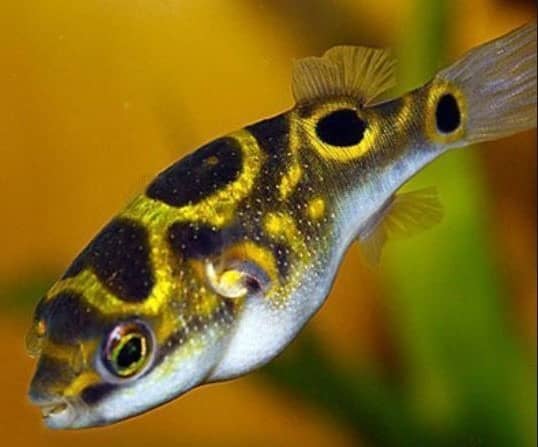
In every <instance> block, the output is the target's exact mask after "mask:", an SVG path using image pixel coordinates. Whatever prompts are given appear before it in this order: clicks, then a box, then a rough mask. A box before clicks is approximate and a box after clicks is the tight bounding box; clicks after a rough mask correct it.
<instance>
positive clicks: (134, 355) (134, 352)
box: [116, 336, 142, 369]
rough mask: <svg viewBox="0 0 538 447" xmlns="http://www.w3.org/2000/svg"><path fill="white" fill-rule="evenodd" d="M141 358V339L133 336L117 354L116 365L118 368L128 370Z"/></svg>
mask: <svg viewBox="0 0 538 447" xmlns="http://www.w3.org/2000/svg"><path fill="white" fill-rule="evenodd" d="M141 358H142V339H141V338H140V337H139V336H134V337H132V338H131V339H129V340H128V341H127V342H126V343H125V344H124V345H123V346H122V347H121V349H120V351H119V352H118V356H117V357H116V364H117V365H118V367H119V368H122V369H124V368H129V367H130V366H132V365H133V364H135V363H137V362H138V361H140V359H141Z"/></svg>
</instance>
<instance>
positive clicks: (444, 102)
mask: <svg viewBox="0 0 538 447" xmlns="http://www.w3.org/2000/svg"><path fill="white" fill-rule="evenodd" d="M435 123H436V124H437V129H438V130H439V131H440V132H442V133H451V132H454V131H455V130H457V129H458V127H459V126H460V124H461V112H460V108H459V106H458V102H457V101H456V98H454V96H452V95H451V94H446V95H443V96H441V98H439V101H438V102H437V108H436V109H435Z"/></svg>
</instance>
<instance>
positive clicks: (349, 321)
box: [0, 0, 536, 447]
mask: <svg viewBox="0 0 538 447" xmlns="http://www.w3.org/2000/svg"><path fill="white" fill-rule="evenodd" d="M432 3H434V2H432ZM417 4H418V5H419V6H420V5H421V4H422V7H423V6H424V5H425V4H426V3H425V2H422V3H421V2H415V1H412V0H388V1H384V2H379V1H374V0H334V1H317V0H316V1H312V2H304V1H303V2H301V1H298V2H285V1H282V0H276V1H271V0H233V1H230V0H228V1H224V0H213V1H210V0H199V1H189V0H135V1H132V0H131V1H126V0H116V1H114V2H110V1H104V0H87V1H84V2H72V1H68V0H47V1H38V0H26V1H22V2H21V1H18V0H4V1H3V2H2V4H1V5H0V52H1V53H0V54H1V62H0V165H1V166H2V175H1V176H0V182H1V183H0V186H1V191H2V219H1V220H0V246H1V247H2V254H1V255H0V293H1V295H0V347H1V352H2V353H3V355H4V361H3V362H2V367H1V368H0V379H1V380H0V383H1V385H2V388H3V391H2V404H1V405H0V439H1V440H2V443H5V444H4V445H15V443H17V444H18V445H21V446H22V445H47V446H48V445H50V446H52V445H54V446H58V447H59V446H68V445H69V446H71V445H74V444H75V443H76V445H77V446H79V447H83V446H95V445H102V446H108V445H111V446H112V445H114V446H122V445H129V446H131V447H136V446H142V445H147V444H148V443H151V444H154V445H158V446H160V447H166V446H176V445H181V446H183V445H185V446H191V445H203V446H232V445H233V446H269V445H270V446H288V445H290V446H291V445H297V444H299V443H304V445H309V446H352V445H370V443H369V441H368V438H367V437H363V436H361V428H360V427H358V428H357V427H350V426H346V425H345V424H342V423H340V422H339V421H338V420H337V419H338V418H335V417H334V416H333V414H332V413H331V411H328V410H324V409H323V408H322V407H320V406H316V405H311V404H310V403H309V402H308V400H305V399H302V398H301V397H300V396H298V395H296V394H294V393H290V392H289V391H288V390H287V389H285V388H282V387H279V386H278V385H276V384H274V383H272V382H268V381H266V379H265V378H264V376H263V375H257V374H254V375H250V376H247V377H245V378H242V379H239V380H235V381H233V382H229V383H224V384H218V385H212V386H206V387H202V388H200V389H198V390H195V391H193V392H191V393H188V394H187V395H185V396H184V397H182V398H181V399H178V400H176V401H174V402H173V403H171V404H169V405H166V406H165V407H162V408H160V409H158V410H155V411H153V412H150V413H148V414H147V415H144V416H143V417H138V418H135V419H133V420H130V421H127V422H123V423H121V424H118V425H115V426H113V427H108V428H101V429H93V430H89V431H81V432H51V431H48V430H46V429H45V428H43V427H42V424H41V421H40V416H39V412H38V410H37V409H34V408H31V406H30V405H29V403H28V402H27V400H26V390H27V386H28V383H29V379H30V377H31V374H32V371H33V366H34V365H33V362H32V361H31V359H29V358H27V356H26V354H25V353H24V350H23V339H24V333H25V331H26V327H27V325H28V322H29V320H30V318H31V306H32V303H35V302H36V301H37V300H38V298H39V293H42V292H43V291H44V290H45V289H46V287H47V286H48V285H50V281H52V280H53V279H54V277H55V276H56V275H58V274H59V273H60V272H61V271H62V270H63V269H64V268H65V267H66V266H67V265H68V263H69V261H70V260H71V259H72V258H73V257H74V256H75V255H76V254H77V252H78V251H79V250H80V249H81V248H82V247H83V246H84V245H85V244H86V243H87V241H88V240H89V239H91V237H92V236H93V235H94V234H95V233H96V231H97V229H99V228H100V227H101V226H102V225H103V224H104V223H106V221H107V220H108V219H109V218H110V217H111V216H112V215H113V214H114V213H115V212H117V211H118V210H119V209H120V208H121V207H122V206H123V204H125V202H126V201H127V200H128V199H129V198H131V197H132V196H133V195H134V194H135V193H136V192H137V191H138V190H140V189H141V188H142V187H143V185H144V184H145V183H146V182H147V181H148V180H149V179H151V178H152V176H153V175H154V174H155V173H156V172H158V171H159V170H161V169H162V168H163V167H165V166H167V165H168V164H169V163H170V162H171V161H173V160H175V159H177V158H179V157H181V156H183V155H184V154H186V153H188V152H190V151H192V150H193V149H195V148H196V147H198V146H200V145H201V144H203V143H205V142H207V141H209V140H211V139H213V138H215V137H217V136H219V135H221V134H224V133H227V132H229V131H231V130H234V129H236V128H240V127H243V126H244V125H246V124H248V123H251V122H254V121H257V120H259V119H261V118H263V117H267V116H271V115H273V114H276V113H278V112H280V111H282V110H284V109H286V108H288V107H290V106H291V104H292V99H291V94H290V69H291V61H292V60H293V59H294V58H297V57H302V56H305V55H313V54H320V53H321V52H322V51H323V50H325V49H327V48H329V47H331V46H333V45H335V44H342V43H347V44H365V45H374V46H392V47H395V49H396V50H399V49H401V46H402V41H403V40H405V39H406V36H407V34H408V33H410V32H412V31H411V30H412V28H413V26H414V25H415V24H416V20H420V19H419V18H417V17H420V15H417ZM535 17H536V10H535V6H534V4H533V2H524V1H508V0H506V1H500V0H473V1H470V0H469V1H463V0H458V1H454V2H452V3H451V6H450V20H447V25H446V26H447V27H448V29H449V31H450V32H449V33H448V35H449V36H450V39H449V40H447V42H446V43H445V46H446V48H447V52H448V54H447V55H446V57H444V58H443V60H453V59H454V57H457V55H459V54H461V53H462V52H463V51H464V50H466V49H468V48H469V47H471V46H473V45H476V44H479V43H482V42H483V41H485V40H488V39H491V38H493V37H496V36H498V35H500V34H502V33H504V32H507V31H508V30H510V29H512V28H514V27H516V26H518V25H520V24H522V23H524V22H528V21H534V20H535ZM422 39H428V36H426V35H425V36H422ZM404 47H405V46H404ZM407 49H408V50H409V49H410V47H409V45H408V46H407ZM411 53H412V52H408V53H406V52H400V53H398V57H399V59H400V61H401V62H402V64H403V63H405V60H406V58H407V57H409V60H413V58H414V55H413V54H411ZM432 74H433V73H432V72H424V73H421V81H426V80H428V79H429V77H431V75H432ZM407 81H408V82H411V81H409V80H407ZM405 82H406V80H405V79H404V83H405ZM404 87H410V85H404V86H403V87H402V85H400V87H399V88H400V90H399V91H401V89H402V88H404ZM535 146H536V132H528V133H525V134H522V135H518V136H516V137H513V138H510V139H505V140H502V141H499V142H495V143H491V144H487V145H483V146H482V147H480V148H477V149H476V164H477V166H478V168H477V173H476V174H475V173H473V175H476V176H477V177H478V178H479V179H480V182H481V184H482V185H484V186H483V187H484V190H485V198H486V200H487V203H484V208H483V209H484V213H483V219H484V221H485V222H486V225H485V227H484V228H485V229H486V230H485V231H487V232H488V234H487V238H488V240H490V241H491V247H490V250H491V258H492V260H493V261H492V262H493V264H494V265H495V266H496V268H497V272H498V273H499V275H500V276H501V277H502V278H503V281H504V283H503V284H504V285H505V288H506V291H505V293H504V295H503V296H506V297H507V300H506V302H505V303H504V305H505V311H506V315H508V319H509V320H510V323H509V324H510V327H511V328H512V329H513V332H514V334H515V337H516V338H517V340H519V341H518V343H521V346H522V347H523V348H522V349H523V350H524V351H525V353H526V354H524V355H526V356H527V357H525V358H526V359H527V360H526V361H527V362H528V363H529V368H530V370H531V372H532V371H534V372H536V357H535V353H534V352H535V349H536V251H535V247H536V191H535V187H536V147H535ZM450 156H452V155H449V156H448V157H450ZM462 175H465V174H462ZM457 213H458V210H457V204H455V205H454V206H451V205H449V206H447V216H446V218H445V219H447V220H448V221H449V222H450V219H451V218H457ZM451 214H452V216H451ZM454 216H455V217H454ZM425 237H426V238H428V239H423V242H424V241H426V242H428V241H434V240H435V237H436V236H435V232H433V231H432V234H430V235H427V236H425ZM411 243H412V241H411ZM388 250H390V247H389V248H388ZM469 255H470V256H472V253H471V254H469ZM384 275H385V274H384V270H383V268H381V269H380V270H378V271H372V270H370V269H368V268H366V267H364V266H363V265H362V264H361V262H360V256H359V254H358V253H357V251H356V250H351V251H350V253H349V254H348V256H347V258H346V260H345V262H344V264H343V266H342V268H341V271H340V274H339V276H338V278H337V281H336V285H335V288H334V290H333V292H332V294H331V297H330V299H329V300H328V302H327V304H326V305H325V306H324V308H323V309H322V310H321V311H320V312H319V314H318V315H317V316H316V317H315V318H314V320H313V321H312V322H311V323H310V327H311V330H312V331H313V332H315V333H316V334H317V338H318V339H319V340H320V341H321V343H322V344H323V349H324V351H326V352H328V353H329V357H330V358H331V359H333V360H334V362H335V364H342V365H348V364H350V363H353V364H355V363H358V364H359V365H362V367H364V368H365V369H366V370H368V371H377V370H381V371H385V373H386V374H387V375H389V376H392V375H394V376H398V374H400V373H401V371H400V370H399V368H400V356H399V351H398V343H397V340H395V333H394V330H393V321H392V319H391V317H389V315H392V314H393V313H394V309H393V308H391V307H390V306H391V305H392V306H394V305H396V304H394V303H392V304H391V302H390V301H387V299H386V296H387V293H388V292H387V288H386V286H385V276H384ZM19 297H24V299H25V301H24V302H23V303H22V302H21V303H19V302H18V300H19ZM432 299H433V298H432ZM512 329H511V330H512ZM292 350H293V348H292ZM350 359H351V360H350ZM305 373H306V374H307V373H308V371H305ZM385 373H384V374H385ZM533 436H534V439H535V434H534V435H533V434H531V435H530V438H531V439H532V437H533ZM473 442H475V441H473V438H472V437H471V438H469V445H482V444H481V443H480V440H478V441H476V442H477V443H476V444H473ZM402 445H405V443H402Z"/></svg>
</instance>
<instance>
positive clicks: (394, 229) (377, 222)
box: [357, 187, 443, 264]
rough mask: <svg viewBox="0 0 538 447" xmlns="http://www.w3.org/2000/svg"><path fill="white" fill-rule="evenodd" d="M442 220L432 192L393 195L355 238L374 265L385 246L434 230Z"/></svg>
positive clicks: (439, 203)
mask: <svg viewBox="0 0 538 447" xmlns="http://www.w3.org/2000/svg"><path fill="white" fill-rule="evenodd" d="M442 217H443V206H442V204H441V202H440V200H439V197H438V195H437V191H436V189H435V188H433V187H430V188H425V189H420V190H418V191H412V192H407V193H401V194H396V195H394V196H392V197H391V199H389V201H387V203H386V204H385V206H383V208H382V209H381V210H380V211H379V212H378V213H377V214H376V215H374V216H373V217H372V219H371V221H370V222H369V224H368V225H367V226H366V228H365V229H364V230H363V231H362V232H361V234H360V235H359V237H358V238H357V240H358V242H359V245H360V247H361V251H362V254H363V256H364V257H365V258H366V260H367V261H368V262H369V263H371V264H377V263H378V262H379V259H380V257H381V251H382V249H383V246H384V245H385V242H386V241H387V240H388V239H389V238H391V237H393V238H406V237H410V236H413V235H415V234H417V233H420V232H421V231H423V230H426V229H429V228H431V227H433V226H434V225H435V224H437V223H439V222H440V221H441V219H442Z"/></svg>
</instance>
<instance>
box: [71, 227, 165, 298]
mask: <svg viewBox="0 0 538 447" xmlns="http://www.w3.org/2000/svg"><path fill="white" fill-rule="evenodd" d="M149 254H150V247H149V244H148V232H147V230H146V229H145V228H144V227H143V226H142V225H140V224H138V223H137V222H135V221H133V220H131V219H126V218H118V219H114V220H113V221H112V222H110V223H109V224H108V225H107V226H106V227H105V228H104V229H103V230H102V231H101V232H100V233H99V234H98V235H97V237H96V238H95V239H94V240H93V241H92V242H91V243H90V244H89V245H88V246H87V247H86V248H85V249H84V250H83V251H82V253H81V254H80V255H79V256H78V257H77V259H76V260H75V262H73V264H72V265H71V267H69V269H68V270H67V272H66V273H65V274H64V277H63V278H64V279H65V278H70V277H74V276H76V275H78V274H79V273H80V272H81V271H82V270H84V269H85V268H90V269H91V270H92V271H93V272H94V273H95V275H96V276H97V277H98V278H99V280H100V281H101V283H102V284H103V285H104V286H105V287H106V288H107V289H108V290H109V291H110V292H112V293H113V294H115V295H116V296H117V297H118V298H120V299H122V300H124V301H129V302H139V301H143V300H145V299H146V298H147V297H148V296H149V294H150V293H151V290H152V288H153V286H154V283H155V279H154V275H153V271H152V267H151V262H150V257H149Z"/></svg>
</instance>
